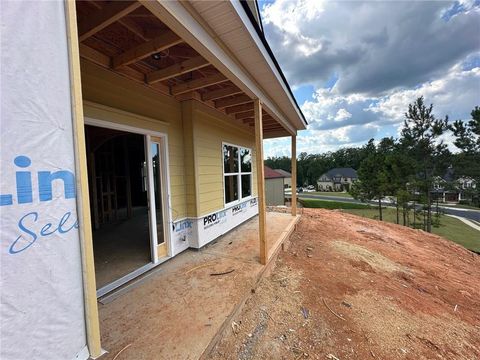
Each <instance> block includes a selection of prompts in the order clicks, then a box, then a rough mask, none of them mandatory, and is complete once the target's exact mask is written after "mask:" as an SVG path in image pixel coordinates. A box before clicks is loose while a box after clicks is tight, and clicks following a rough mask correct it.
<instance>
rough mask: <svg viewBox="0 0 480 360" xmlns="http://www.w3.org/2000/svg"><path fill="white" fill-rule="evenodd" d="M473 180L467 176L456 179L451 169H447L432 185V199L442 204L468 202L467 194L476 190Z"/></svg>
mask: <svg viewBox="0 0 480 360" xmlns="http://www.w3.org/2000/svg"><path fill="white" fill-rule="evenodd" d="M476 187H477V184H476V182H475V180H474V179H472V178H470V177H468V176H459V177H456V176H455V174H454V172H453V169H452V168H449V169H448V170H447V172H446V173H445V175H443V176H438V177H437V178H436V179H435V181H434V184H433V190H432V199H433V200H434V201H435V200H437V199H438V200H439V201H442V202H460V201H462V200H468V197H469V196H468V193H469V191H470V190H472V189H476Z"/></svg>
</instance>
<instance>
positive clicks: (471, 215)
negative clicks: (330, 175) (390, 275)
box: [285, 193, 480, 222]
mask: <svg viewBox="0 0 480 360" xmlns="http://www.w3.org/2000/svg"><path fill="white" fill-rule="evenodd" d="M285 196H287V197H290V194H285ZM298 197H299V198H304V199H318V200H330V201H340V202H347V203H355V204H363V203H362V202H361V201H360V200H355V199H352V198H345V197H340V196H328V195H318V194H309V193H300V194H298ZM371 204H372V205H378V203H377V202H373V201H372V202H371ZM383 205H385V206H391V205H392V204H389V203H383ZM433 208H434V209H435V205H434V206H433ZM440 208H442V210H443V212H444V213H445V214H449V215H455V216H460V217H463V218H465V219H469V220H475V221H478V222H480V210H470V209H455V208H453V207H448V206H447V207H445V206H440Z"/></svg>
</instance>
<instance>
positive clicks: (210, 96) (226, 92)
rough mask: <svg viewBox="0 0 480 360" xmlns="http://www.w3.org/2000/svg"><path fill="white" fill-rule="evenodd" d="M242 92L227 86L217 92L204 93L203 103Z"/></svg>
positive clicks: (234, 87)
mask: <svg viewBox="0 0 480 360" xmlns="http://www.w3.org/2000/svg"><path fill="white" fill-rule="evenodd" d="M242 93H243V91H242V90H240V89H239V88H238V87H236V86H229V87H225V88H222V89H218V90H212V91H209V92H206V93H204V94H203V96H202V100H203V101H209V100H217V99H221V98H224V97H227V96H231V95H238V94H242Z"/></svg>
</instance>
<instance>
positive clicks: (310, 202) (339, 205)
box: [298, 198, 371, 209]
mask: <svg viewBox="0 0 480 360" xmlns="http://www.w3.org/2000/svg"><path fill="white" fill-rule="evenodd" d="M298 201H299V202H300V203H301V204H302V205H303V207H306V208H321V209H371V206H370V205H366V204H355V203H347V202H340V201H328V200H319V199H302V198H298Z"/></svg>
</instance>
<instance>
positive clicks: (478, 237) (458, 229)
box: [345, 208, 480, 253]
mask: <svg viewBox="0 0 480 360" xmlns="http://www.w3.org/2000/svg"><path fill="white" fill-rule="evenodd" d="M345 211H346V212H348V213H351V214H355V215H359V216H363V217H367V218H370V219H376V220H378V209H374V208H370V209H346V210H345ZM412 219H413V213H411V214H410V220H412ZM383 221H387V222H391V223H395V222H396V211H395V209H384V210H383ZM401 223H402V214H401V213H400V224H401ZM432 232H433V233H434V234H437V235H440V236H443V237H444V238H446V239H448V240H451V241H453V242H455V243H457V244H459V245H462V246H463V247H465V248H467V249H469V250H472V251H475V252H477V253H480V231H478V230H475V229H473V228H471V227H470V226H468V225H467V224H465V223H463V222H462V221H460V220H458V219H455V218H452V217H450V216H446V215H442V216H441V217H440V225H439V226H438V227H435V226H433V227H432Z"/></svg>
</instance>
